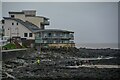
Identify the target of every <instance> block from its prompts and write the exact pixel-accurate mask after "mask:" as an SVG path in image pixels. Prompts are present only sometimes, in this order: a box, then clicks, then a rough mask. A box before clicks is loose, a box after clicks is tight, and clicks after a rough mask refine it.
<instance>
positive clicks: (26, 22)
mask: <svg viewBox="0 0 120 80" xmlns="http://www.w3.org/2000/svg"><path fill="white" fill-rule="evenodd" d="M3 20H4V21H3V27H4V35H5V36H9V37H10V38H12V37H20V38H21V39H27V40H29V41H34V40H35V31H37V30H41V29H44V27H45V25H49V21H48V20H49V19H48V18H46V17H42V16H36V11H35V10H23V11H22V12H9V17H3Z"/></svg>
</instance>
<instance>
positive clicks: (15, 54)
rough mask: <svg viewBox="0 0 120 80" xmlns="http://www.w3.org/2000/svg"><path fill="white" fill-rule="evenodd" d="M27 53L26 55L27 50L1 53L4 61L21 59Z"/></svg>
mask: <svg viewBox="0 0 120 80" xmlns="http://www.w3.org/2000/svg"><path fill="white" fill-rule="evenodd" d="M27 53H28V52H27V50H20V51H10V52H2V60H3V61H5V60H10V59H13V58H17V57H21V56H23V55H24V54H27Z"/></svg>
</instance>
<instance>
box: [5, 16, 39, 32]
mask: <svg viewBox="0 0 120 80" xmlns="http://www.w3.org/2000/svg"><path fill="white" fill-rule="evenodd" d="M3 18H4V19H10V20H15V21H16V22H18V23H21V24H22V25H24V26H25V27H26V28H28V29H29V30H30V31H32V32H33V33H34V32H36V31H38V30H40V28H38V27H37V26H36V25H34V24H32V23H31V22H28V21H26V22H24V21H23V20H20V19H17V18H11V17H3Z"/></svg>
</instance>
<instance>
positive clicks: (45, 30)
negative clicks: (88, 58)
mask: <svg viewBox="0 0 120 80" xmlns="http://www.w3.org/2000/svg"><path fill="white" fill-rule="evenodd" d="M41 31H42V32H69V33H74V32H73V31H68V30H61V29H43V30H38V31H36V33H37V32H41Z"/></svg>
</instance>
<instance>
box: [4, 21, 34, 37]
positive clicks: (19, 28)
mask: <svg viewBox="0 0 120 80" xmlns="http://www.w3.org/2000/svg"><path fill="white" fill-rule="evenodd" d="M12 23H14V25H12ZM4 29H5V36H10V33H11V37H12V36H17V33H19V34H18V36H20V37H21V38H27V39H35V36H34V34H33V37H29V33H32V32H31V31H30V30H29V29H27V28H26V27H25V26H23V25H22V24H20V23H18V25H17V22H16V21H14V20H5V24H4ZM24 33H28V37H24Z"/></svg>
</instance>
